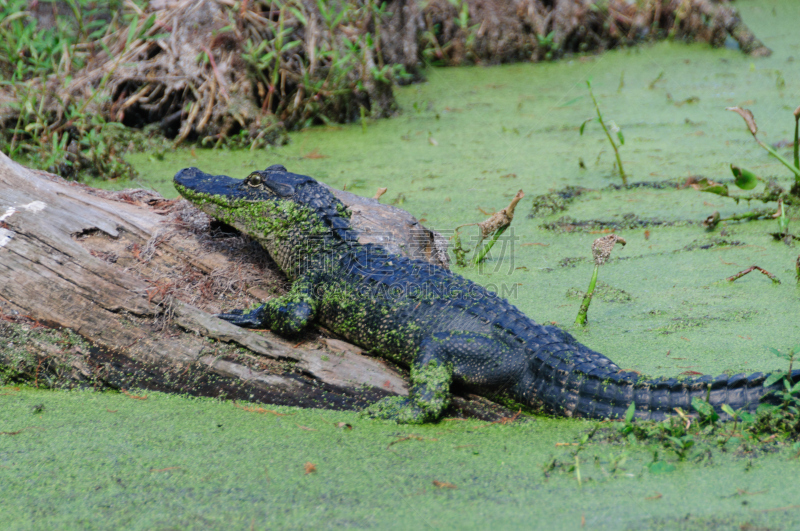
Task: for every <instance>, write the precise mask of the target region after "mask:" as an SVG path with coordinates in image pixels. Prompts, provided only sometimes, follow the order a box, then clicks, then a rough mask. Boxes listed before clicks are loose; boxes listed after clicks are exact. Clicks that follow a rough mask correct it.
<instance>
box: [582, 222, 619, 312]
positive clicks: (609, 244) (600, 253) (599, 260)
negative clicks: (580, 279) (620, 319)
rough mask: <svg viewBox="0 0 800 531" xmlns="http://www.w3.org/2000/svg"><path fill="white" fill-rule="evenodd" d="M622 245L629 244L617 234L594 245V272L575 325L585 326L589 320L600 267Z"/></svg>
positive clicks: (610, 235) (599, 239)
mask: <svg viewBox="0 0 800 531" xmlns="http://www.w3.org/2000/svg"><path fill="white" fill-rule="evenodd" d="M617 243H620V244H622V245H625V244H626V243H627V242H626V241H625V240H624V239H622V238H620V237H619V236H617V235H616V234H609V235H608V236H603V237H602V238H597V239H596V240H595V241H594V243H593V244H592V258H594V271H593V272H592V279H591V280H590V281H589V289H588V290H587V291H586V296H585V297H584V298H583V302H582V303H581V308H580V310H578V316H577V317H576V318H575V324H579V325H585V324H586V320H587V313H588V312H589V304H591V302H592V295H594V289H595V286H596V285H597V273H598V271H599V270H600V266H601V265H603V264H605V263H606V261H607V260H608V258H609V257H610V256H611V251H612V250H613V249H614V246H615V245H616V244H617Z"/></svg>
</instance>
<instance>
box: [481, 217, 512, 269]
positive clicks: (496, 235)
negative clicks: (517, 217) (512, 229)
mask: <svg viewBox="0 0 800 531" xmlns="http://www.w3.org/2000/svg"><path fill="white" fill-rule="evenodd" d="M508 227H509V225H506V226H504V227H500V228H499V229H497V230H496V231H495V233H494V236H492V239H491V240H490V241H489V243H487V244H486V245H484V246H483V249H481V250H480V252H479V253H478V255H477V256H476V257H475V262H474V263H475V265H478V264H480V263H481V262H483V259H484V258H485V257H486V254H487V253H488V252H489V251H491V250H492V247H493V246H494V244H495V242H496V241H497V239H498V238H499V237H500V236H502V234H503V233H504V232H505V231H506V229H507V228H508Z"/></svg>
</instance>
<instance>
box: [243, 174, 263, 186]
mask: <svg viewBox="0 0 800 531" xmlns="http://www.w3.org/2000/svg"><path fill="white" fill-rule="evenodd" d="M246 180H247V184H249V185H250V186H253V187H256V186H261V183H262V179H261V175H259V174H257V173H251V174H250V175H248V176H247V179H246Z"/></svg>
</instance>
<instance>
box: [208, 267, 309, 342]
mask: <svg viewBox="0 0 800 531" xmlns="http://www.w3.org/2000/svg"><path fill="white" fill-rule="evenodd" d="M312 287H313V283H312V282H311V281H310V280H305V281H304V279H300V280H298V281H297V282H295V283H294V285H293V286H292V289H291V291H290V292H289V293H287V294H286V295H284V296H283V297H278V298H275V299H272V300H270V301H268V302H266V303H264V304H262V305H261V306H259V307H258V308H255V309H253V310H249V311H245V310H233V311H231V312H229V313H221V314H219V315H217V317H219V318H220V319H223V320H225V321H228V322H229V323H233V324H235V325H236V326H241V327H243V328H266V329H269V330H271V331H272V332H275V333H276V334H280V335H284V336H291V335H295V334H298V333H300V332H301V331H303V329H304V328H305V327H306V326H307V325H308V324H309V323H310V322H311V320H312V319H314V316H315V314H316V311H317V303H316V301H315V300H314V298H313V297H312V293H313V291H312Z"/></svg>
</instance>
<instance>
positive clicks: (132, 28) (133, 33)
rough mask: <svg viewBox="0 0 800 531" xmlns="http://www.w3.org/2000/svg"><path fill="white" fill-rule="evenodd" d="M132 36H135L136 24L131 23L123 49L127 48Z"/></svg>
mask: <svg viewBox="0 0 800 531" xmlns="http://www.w3.org/2000/svg"><path fill="white" fill-rule="evenodd" d="M134 35H136V23H135V22H131V27H130V28H128V39H127V40H126V41H125V48H127V47H128V46H129V45H130V44H131V42H132V41H133V37H134Z"/></svg>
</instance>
